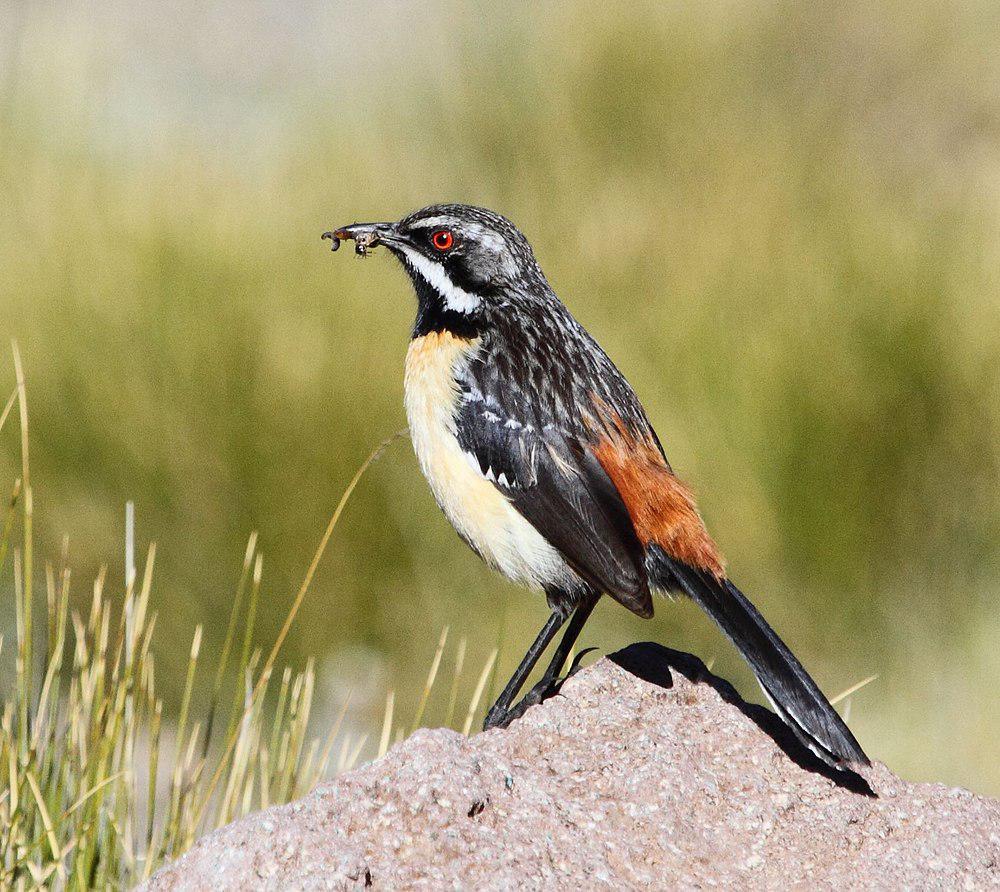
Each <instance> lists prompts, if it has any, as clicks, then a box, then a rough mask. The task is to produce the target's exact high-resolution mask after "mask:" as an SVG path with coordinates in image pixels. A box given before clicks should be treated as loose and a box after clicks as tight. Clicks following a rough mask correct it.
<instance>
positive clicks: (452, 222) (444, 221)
mask: <svg viewBox="0 0 1000 892" xmlns="http://www.w3.org/2000/svg"><path fill="white" fill-rule="evenodd" d="M411 225H412V226H419V227H420V228H421V229H423V228H428V229H429V228H430V227H431V226H452V227H454V226H458V220H457V219H456V218H455V217H447V216H441V217H424V218H423V219H422V220H417V221H416V222H415V223H413V224H411Z"/></svg>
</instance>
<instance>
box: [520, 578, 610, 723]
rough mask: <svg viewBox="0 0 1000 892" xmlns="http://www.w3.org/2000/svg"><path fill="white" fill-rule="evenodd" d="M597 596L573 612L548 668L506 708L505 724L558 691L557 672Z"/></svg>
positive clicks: (592, 607) (587, 617) (564, 661)
mask: <svg viewBox="0 0 1000 892" xmlns="http://www.w3.org/2000/svg"><path fill="white" fill-rule="evenodd" d="M598 597H599V596H596V597H590V598H588V599H587V600H586V601H583V602H582V603H581V604H580V605H579V606H578V607H577V608H576V610H575V611H574V612H573V619H571V620H570V623H569V626H568V627H567V628H566V631H565V633H564V634H563V636H562V640H561V641H560V642H559V646H558V647H556V650H555V653H553V654H552V660H551V661H550V662H549V665H548V668H546V670H545V673H544V674H543V675H542V677H541V679H539V681H538V683H537V684H536V685H535V686H534V687H533V688H532V689H531V690H530V691H528V693H527V694H525V695H524V697H522V698H521V700H520V702H518V703H517V704H516V705H515V706H512V707H511V708H510V709H508V710H507V715H506V716H505V719H506V720H505V722H504V725H505V726H506V725H508V724H510V723H511V722H512V721H513V720H514V719H518V718H520V717H521V716H522V715H524V713H525V711H526V710H527V709H528V707H529V706H535V705H537V704H538V703H541V702H542V701H543V700H546V699H548V698H549V697H551V696H552V695H553V694H555V693H557V692H558V690H559V687H560V686H561V684H562V681H565V679H562V680H560V679H559V673H560V672H562V670H563V666H565V665H566V660H567V659H569V654H570V651H571V650H573V645H574V644H576V640H577V638H579V637H580V633H581V632H582V631H583V627H584V625H585V624H586V622H587V620H588V619H589V618H590V614H591V613H592V612H593V610H594V607H595V606H597V600H598ZM570 674H572V672H570Z"/></svg>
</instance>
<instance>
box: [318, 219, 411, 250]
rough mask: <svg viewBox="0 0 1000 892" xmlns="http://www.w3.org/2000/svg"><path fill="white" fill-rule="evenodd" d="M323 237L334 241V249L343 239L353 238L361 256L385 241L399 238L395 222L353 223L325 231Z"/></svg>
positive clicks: (355, 248) (355, 247)
mask: <svg viewBox="0 0 1000 892" xmlns="http://www.w3.org/2000/svg"><path fill="white" fill-rule="evenodd" d="M323 238H325V239H330V241H332V242H333V247H332V250H334V251H336V250H337V248H339V247H340V243H341V242H342V241H346V240H348V239H352V240H353V241H354V251H355V253H356V254H358V255H359V256H361V257H365V256H367V254H368V252H369V251H370V250H371V249H372V248H377V247H378V246H379V245H381V244H382V243H383V242H391V241H393V240H394V239H396V238H397V230H396V224H395V223H352V224H351V225H350V226H341V227H340V229H333V230H330V231H329V232H324V233H323Z"/></svg>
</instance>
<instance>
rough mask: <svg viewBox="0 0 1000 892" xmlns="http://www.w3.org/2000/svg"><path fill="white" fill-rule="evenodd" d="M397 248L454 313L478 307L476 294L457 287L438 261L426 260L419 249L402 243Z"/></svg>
mask: <svg viewBox="0 0 1000 892" xmlns="http://www.w3.org/2000/svg"><path fill="white" fill-rule="evenodd" d="M399 249H400V250H401V251H402V252H403V255H404V256H405V257H406V262H407V263H409V264H410V266H411V267H413V269H415V270H416V271H417V272H418V273H419V274H420V275H421V276H422V277H423V279H424V281H425V282H427V284H428V285H430V286H431V288H433V289H434V290H435V291H436V292H437V293H438V294H440V295H441V299H442V300H443V301H444V304H445V306H446V307H447V308H448V309H449V310H452V311H453V312H455V313H472V312H475V310H477V309H478V308H479V303H480V299H479V297H478V295H475V294H470V293H469V292H468V291H466V290H465V289H464V288H459V287H458V286H457V285H456V284H454V282H452V281H451V279H449V278H448V274H447V273H446V272H445V271H444V267H443V266H441V264H440V263H435V262H434V261H433V260H428V259H427V258H426V257H424V255H423V254H421V253H420V252H419V251H414V250H413V249H412V248H407V247H404V246H402V245H400V246H399Z"/></svg>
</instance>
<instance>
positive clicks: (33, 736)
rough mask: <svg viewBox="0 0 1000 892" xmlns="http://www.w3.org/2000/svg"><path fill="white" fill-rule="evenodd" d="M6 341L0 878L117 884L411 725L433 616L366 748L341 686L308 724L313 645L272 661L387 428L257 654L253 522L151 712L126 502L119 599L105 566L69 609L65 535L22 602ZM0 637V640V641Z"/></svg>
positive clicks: (52, 884)
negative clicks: (10, 468)
mask: <svg viewBox="0 0 1000 892" xmlns="http://www.w3.org/2000/svg"><path fill="white" fill-rule="evenodd" d="M14 355H15V365H16V368H17V387H16V388H15V390H14V393H13V395H12V397H11V399H10V400H8V402H7V404H6V405H5V407H4V409H3V412H2V414H0V429H2V427H3V425H4V424H5V423H6V422H7V421H8V418H9V417H11V415H12V411H11V410H12V408H13V406H14V404H15V402H16V403H17V406H18V409H19V412H18V416H19V418H20V421H21V432H22V435H23V436H22V448H23V452H22V465H21V475H20V477H18V479H17V480H16V481H15V483H14V487H13V491H12V493H11V497H10V500H9V503H8V509H7V512H6V516H5V519H4V525H3V532H2V538H0V574H11V575H12V576H13V591H14V596H15V607H16V615H17V625H16V640H15V641H13V642H6V646H8V647H11V646H12V647H13V648H14V649H15V651H16V673H15V679H14V684H13V685H12V686H11V688H10V689H9V690H4V692H3V695H2V696H3V700H2V704H3V705H2V712H0V778H2V781H0V887H2V888H5V889H8V888H11V889H18V890H21V889H32V888H67V889H90V888H100V889H103V888H115V889H125V888H130V887H132V886H133V885H135V884H136V883H137V882H139V881H141V880H143V879H146V878H147V877H149V876H150V875H151V874H152V872H153V871H154V870H156V868H157V867H158V866H159V865H160V864H162V863H163V862H164V860H166V859H170V858H174V857H176V856H178V855H180V854H182V853H183V852H184V851H186V850H187V849H188V848H189V847H190V846H191V845H192V843H193V842H194V841H195V840H196V839H197V838H198V836H200V835H201V834H202V833H204V832H206V831H208V830H209V829H211V828H214V827H219V826H222V825H223V824H226V823H228V822H229V821H231V820H233V819H234V818H237V817H239V816H241V815H245V814H247V813H248V812H249V811H251V810H256V809H259V808H267V807H268V806H269V805H273V804H277V803H283V802H287V801H289V800H291V799H294V798H298V797H300V796H302V795H303V794H305V793H306V792H308V791H309V790H310V789H312V788H313V787H314V786H315V785H316V784H317V783H318V782H319V781H320V780H323V779H324V778H328V777H331V776H333V775H336V774H337V773H339V772H341V771H344V770H347V769H349V768H351V767H352V766H354V765H356V764H357V763H358V761H359V760H361V759H364V758H367V757H369V756H371V755H376V756H380V755H382V754H383V753H384V752H385V751H386V749H387V748H388V746H389V745H390V743H391V742H392V741H393V740H400V739H402V738H403V736H405V734H406V733H407V731H410V732H412V731H413V730H415V729H416V728H417V727H419V726H420V723H421V720H422V718H423V716H424V712H425V709H426V707H427V703H428V700H429V698H430V696H431V693H432V690H433V689H434V688H435V684H436V681H437V678H438V674H439V670H440V667H441V663H442V659H443V657H444V654H445V648H446V643H447V638H448V630H447V629H445V630H444V631H443V632H442V634H441V637H440V639H439V641H438V646H437V649H436V651H435V653H434V656H433V660H432V662H431V668H430V672H429V674H428V676H427V679H426V683H425V685H424V688H423V690H422V692H421V695H420V699H419V702H418V703H417V705H416V708H415V710H414V711H413V718H412V720H411V721H410V722H402V721H399V720H398V718H397V716H396V714H395V710H394V693H393V692H392V691H390V692H389V694H388V699H387V703H386V708H385V712H384V716H383V721H382V730H381V734H380V736H379V739H378V744H377V747H376V748H375V749H374V752H373V751H372V747H371V746H370V745H369V735H368V734H367V733H364V732H362V731H358V732H347V731H345V730H344V722H345V718H346V716H347V714H348V708H349V704H350V696H349V695H348V696H347V697H345V698H344V701H343V706H342V707H341V709H340V710H339V714H338V715H337V716H336V717H335V719H334V720H333V721H332V723H330V724H329V725H327V726H323V727H319V728H317V727H316V725H317V723H316V721H315V720H313V718H312V707H313V699H314V691H315V686H316V668H315V663H314V661H313V660H312V659H309V660H307V662H306V664H305V668H304V669H301V670H296V669H293V668H292V667H291V666H284V667H281V665H280V663H279V659H278V658H279V652H280V650H281V647H282V644H283V642H284V641H285V638H286V636H287V634H288V631H289V629H290V628H291V625H292V623H293V621H294V620H295V617H296V614H297V612H298V610H299V607H300V606H301V604H302V601H303V600H304V598H305V596H306V594H307V592H308V590H309V587H310V583H311V582H312V579H313V576H314V574H315V572H316V568H317V566H318V564H319V562H320V559H321V558H322V556H323V553H324V551H325V550H326V547H327V544H328V542H329V540H330V537H331V536H332V534H333V532H334V530H335V528H336V527H337V524H338V521H339V520H340V517H341V515H342V512H343V510H344V507H345V506H346V504H347V501H348V499H349V498H350V496H351V494H352V493H353V491H354V488H355V487H356V486H357V484H358V482H359V481H360V480H361V477H362V475H363V474H364V473H365V471H366V470H367V468H368V466H369V465H370V464H371V463H372V462H374V461H375V460H376V459H377V458H378V457H379V456H380V455H381V453H382V452H383V451H384V449H385V448H386V447H387V446H388V445H389V443H390V442H391V439H394V438H390V440H386V441H385V442H383V443H382V444H381V445H380V446H379V447H377V448H376V449H375V450H374V451H373V452H372V453H371V454H370V455H369V457H368V459H367V460H366V461H365V462H364V463H363V464H362V465H361V467H360V468H359V469H358V470H357V472H356V473H355V475H354V477H353V478H352V480H351V482H350V483H349V484H348V486H347V488H346V490H345V491H344V494H343V496H342V497H341V499H340V502H339V503H338V505H337V508H336V510H335V512H334V514H333V516H332V517H331V519H330V522H329V524H328V526H327V529H326V531H325V532H324V535H323V537H322V539H321V541H320V544H319V546H318V548H317V549H316V553H315V555H314V557H313V560H312V562H311V564H310V565H309V568H308V570H307V572H306V574H305V577H304V579H303V581H302V585H301V586H300V588H299V590H298V592H297V594H296V595H295V598H294V599H293V601H292V603H291V606H290V607H289V609H288V612H287V615H286V618H285V622H284V624H283V626H282V628H281V630H280V632H279V634H278V636H277V637H276V638H275V640H274V642H273V644H272V646H271V648H270V650H269V652H267V653H266V655H265V654H264V652H263V651H261V650H260V649H259V648H255V647H254V646H253V640H254V632H255V618H256V616H257V613H258V608H259V604H260V597H261V580H262V566H263V559H262V556H261V554H260V553H259V552H258V551H257V537H256V535H252V536H251V537H250V540H249V542H248V544H247V548H246V552H245V555H244V560H243V567H242V572H241V574H240V578H239V582H238V584H237V587H236V591H235V595H234V597H233V605H232V611H231V614H230V617H229V622H228V625H227V630H226V634H225V639H224V643H223V646H222V648H221V651H220V652H219V654H218V662H217V663H216V665H215V669H214V672H213V671H211V663H212V661H211V660H206V654H205V652H204V648H203V634H202V627H201V626H200V625H198V626H197V627H196V628H195V629H194V631H193V634H192V636H191V639H190V646H189V648H188V649H187V654H188V656H187V661H186V670H185V674H184V683H183V693H182V696H181V703H180V708H179V713H178V715H177V718H176V722H175V723H174V722H170V721H165V719H164V709H163V701H162V698H161V697H160V695H159V691H158V686H157V682H156V675H157V673H156V666H157V659H156V653H157V646H156V645H157V639H156V628H157V625H158V616H157V613H156V611H155V610H154V609H153V608H152V606H151V593H152V588H153V575H154V562H155V556H156V548H155V546H150V548H149V551H148V553H147V556H146V561H145V565H144V567H143V568H142V573H141V575H140V574H138V573H136V572H135V568H133V566H132V563H131V556H132V555H133V554H134V526H133V523H134V510H133V509H132V508H131V507H130V508H129V510H128V512H127V516H128V517H129V519H130V521H129V522H128V523H127V524H126V543H125V544H126V548H125V552H126V565H127V566H126V575H125V578H126V580H127V583H126V587H125V591H124V592H123V593H121V594H120V597H119V596H116V595H114V594H112V593H110V592H109V591H108V590H107V585H106V582H107V574H106V572H105V571H103V570H102V571H101V572H100V573H99V574H98V576H97V578H96V579H95V580H94V581H93V586H92V592H91V596H90V599H89V608H88V609H87V610H84V611H82V612H81V611H79V610H77V609H74V608H72V607H71V597H70V590H71V579H72V573H71V570H70V567H69V565H68V554H67V549H66V548H64V549H63V552H62V554H61V555H60V558H59V560H58V561H56V562H55V563H46V565H45V610H44V612H42V613H41V614H39V613H37V612H36V611H35V604H34V601H35V600H36V598H35V595H34V594H33V591H32V585H31V580H32V579H33V576H34V573H33V567H32V564H33V559H34V558H33V551H34V548H33V533H32V524H33V502H32V488H31V483H30V476H29V471H30V464H29V460H28V442H27V431H28V427H27V417H28V416H27V400H26V389H25V383H24V377H23V374H22V367H21V361H20V356H19V354H18V351H17V347H16V345H15V347H14ZM18 518H19V519H20V536H19V537H17V541H16V542H15V534H16V533H17V532H18V529H17V523H16V521H17V519H18ZM8 557H9V558H10V559H9V560H8ZM119 603H120V606H118V604H119ZM36 642H38V643H39V644H40V652H39V654H38V655H37V657H35V656H33V653H32V650H33V645H34V644H35V643H36ZM4 646H5V642H3V640H2V639H0V650H2V648H3V647H4ZM465 647H466V643H465V640H464V639H463V640H462V641H460V642H459V645H458V648H459V651H458V657H457V659H456V661H455V664H454V672H453V677H452V679H451V682H450V686H449V699H448V718H449V721H450V719H451V717H452V715H453V714H454V710H455V707H456V703H457V698H458V691H459V688H460V685H461V681H462V673H463V670H464V653H465ZM495 657H496V654H495V652H494V653H493V654H492V655H491V656H490V658H489V659H488V660H487V663H486V665H485V667H484V668H483V671H482V673H481V674H480V677H479V679H478V681H477V683H476V685H475V690H474V691H473V693H472V696H471V699H470V700H469V703H468V708H467V710H466V712H465V721H464V724H463V730H464V732H465V733H468V731H469V729H470V728H471V727H472V723H473V720H474V717H475V715H476V714H477V711H478V709H479V704H480V701H481V700H482V696H483V692H484V689H485V684H486V679H487V678H488V676H489V674H490V672H491V670H492V667H493V664H494V661H495ZM206 663H207V665H206ZM36 668H37V671H36ZM199 693H202V694H204V696H196V695H197V694H199ZM195 703H201V704H203V706H202V708H200V709H199V708H196V707H195V705H194V704H195Z"/></svg>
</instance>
